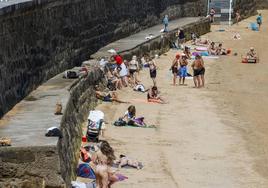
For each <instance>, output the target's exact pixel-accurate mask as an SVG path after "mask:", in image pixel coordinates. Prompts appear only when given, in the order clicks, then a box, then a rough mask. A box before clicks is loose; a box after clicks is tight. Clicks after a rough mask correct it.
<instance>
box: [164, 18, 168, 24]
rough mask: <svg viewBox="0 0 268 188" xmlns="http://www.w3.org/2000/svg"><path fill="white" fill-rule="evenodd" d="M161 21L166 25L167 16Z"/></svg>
mask: <svg viewBox="0 0 268 188" xmlns="http://www.w3.org/2000/svg"><path fill="white" fill-rule="evenodd" d="M163 23H164V24H165V25H168V18H167V17H165V18H164V20H163Z"/></svg>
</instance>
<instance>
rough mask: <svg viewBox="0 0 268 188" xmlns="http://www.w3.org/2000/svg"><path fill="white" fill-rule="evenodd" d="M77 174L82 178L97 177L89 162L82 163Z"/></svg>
mask: <svg viewBox="0 0 268 188" xmlns="http://www.w3.org/2000/svg"><path fill="white" fill-rule="evenodd" d="M77 176H79V177H82V178H89V179H96V176H95V173H94V171H93V169H92V168H91V167H90V166H89V164H86V163H84V164H80V165H79V166H78V168H77Z"/></svg>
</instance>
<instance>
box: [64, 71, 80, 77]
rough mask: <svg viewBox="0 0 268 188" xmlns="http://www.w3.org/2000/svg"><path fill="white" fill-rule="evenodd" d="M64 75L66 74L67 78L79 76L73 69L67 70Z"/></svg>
mask: <svg viewBox="0 0 268 188" xmlns="http://www.w3.org/2000/svg"><path fill="white" fill-rule="evenodd" d="M64 75H65V78H68V79H75V78H78V74H77V72H75V71H72V70H67V71H65V73H64Z"/></svg>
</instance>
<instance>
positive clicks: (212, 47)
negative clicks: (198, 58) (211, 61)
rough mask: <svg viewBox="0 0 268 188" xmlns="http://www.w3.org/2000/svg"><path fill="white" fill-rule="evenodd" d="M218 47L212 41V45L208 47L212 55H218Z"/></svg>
mask: <svg viewBox="0 0 268 188" xmlns="http://www.w3.org/2000/svg"><path fill="white" fill-rule="evenodd" d="M216 51H217V49H216V47H215V42H212V43H210V45H209V47H208V53H209V54H210V55H216V54H217V52H216Z"/></svg>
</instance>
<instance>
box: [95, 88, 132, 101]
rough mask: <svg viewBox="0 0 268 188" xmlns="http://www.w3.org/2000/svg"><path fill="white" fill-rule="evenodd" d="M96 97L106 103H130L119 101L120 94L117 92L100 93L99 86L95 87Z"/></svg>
mask: <svg viewBox="0 0 268 188" xmlns="http://www.w3.org/2000/svg"><path fill="white" fill-rule="evenodd" d="M94 89H95V95H96V98H97V99H99V100H102V101H104V102H119V103H128V102H125V101H122V100H119V99H118V94H117V92H115V91H109V92H102V91H100V87H99V85H96V86H95V88H94Z"/></svg>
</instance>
